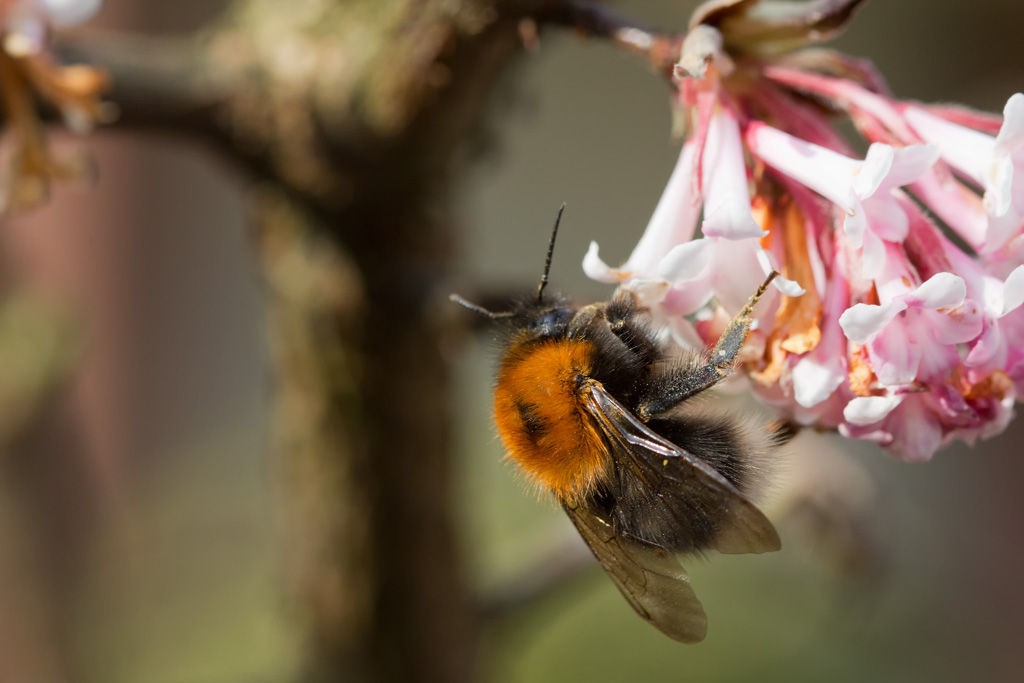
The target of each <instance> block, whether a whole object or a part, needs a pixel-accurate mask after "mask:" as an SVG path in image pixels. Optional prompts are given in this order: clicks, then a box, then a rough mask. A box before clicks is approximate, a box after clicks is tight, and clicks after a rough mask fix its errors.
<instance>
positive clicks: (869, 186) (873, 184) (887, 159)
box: [853, 142, 896, 199]
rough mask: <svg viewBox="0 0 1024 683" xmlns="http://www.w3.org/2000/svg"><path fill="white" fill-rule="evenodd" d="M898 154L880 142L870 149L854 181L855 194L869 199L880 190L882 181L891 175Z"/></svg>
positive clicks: (873, 144)
mask: <svg viewBox="0 0 1024 683" xmlns="http://www.w3.org/2000/svg"><path fill="white" fill-rule="evenodd" d="M895 157H896V154H895V152H894V151H893V148H892V146H891V145H885V144H882V143H880V142H875V143H872V144H871V146H870V147H868V153H867V156H865V157H864V163H863V164H861V165H860V168H858V169H857V171H856V172H855V175H854V179H853V192H854V194H856V195H857V196H858V197H860V198H861V199H867V198H868V197H870V196H871V195H873V194H874V193H875V191H876V190H878V188H879V186H880V185H881V184H882V181H883V180H885V177H886V176H887V175H889V170H890V169H891V168H892V162H893V159H895Z"/></svg>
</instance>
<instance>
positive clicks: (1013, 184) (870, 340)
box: [584, 0, 1024, 461]
mask: <svg viewBox="0 0 1024 683" xmlns="http://www.w3.org/2000/svg"><path fill="white" fill-rule="evenodd" d="M807 5H808V6H807V7H804V6H800V7H791V8H790V9H789V10H787V11H786V12H781V13H776V10H778V9H779V7H781V6H776V5H774V4H773V3H770V2H761V3H757V2H754V3H715V2H712V3H706V4H705V5H703V6H702V7H701V8H699V9H698V10H697V13H696V15H695V18H694V21H693V22H692V24H691V32H690V34H689V35H688V36H687V37H686V38H685V40H684V41H683V46H682V57H681V62H680V64H679V65H678V66H677V68H676V85H677V96H676V99H675V105H676V107H677V108H678V110H679V118H680V119H681V120H684V121H687V122H688V123H689V124H690V125H689V138H688V139H687V140H686V142H685V144H684V145H683V150H682V153H681V154H680V158H679V162H678V163H677V165H676V168H675V170H674V171H673V173H672V176H671V178H670V180H669V183H668V186H667V187H666V189H665V192H664V193H663V195H662V198H661V201H660V202H659V203H658V207H657V209H656V210H655V212H654V215H653V216H652V218H651V221H650V223H649V224H648V227H647V230H646V232H645V233H644V235H643V237H642V238H641V239H640V241H639V243H638V244H637V247H636V249H635V250H634V251H633V253H632V254H631V255H630V257H629V259H627V261H626V262H625V263H624V264H623V265H622V266H621V267H619V268H614V267H611V266H609V265H607V264H606V263H605V262H604V261H602V260H601V259H600V258H599V256H598V249H597V245H596V244H592V245H591V248H590V251H589V252H588V253H587V256H586V258H585V259H584V270H585V272H586V273H587V274H588V275H589V276H590V277H592V278H595V279H597V280H601V281H603V282H614V283H618V284H619V285H620V286H622V287H628V288H631V289H633V290H634V291H636V292H637V293H638V294H639V295H640V297H641V298H642V299H643V301H644V302H645V303H646V304H647V305H648V306H649V308H650V309H651V312H652V314H653V315H654V317H655V319H656V320H658V321H660V322H662V323H663V324H665V325H666V327H668V328H669V329H670V330H671V331H672V333H673V336H674V338H675V339H676V341H677V342H678V343H680V344H682V345H686V346H699V345H701V344H713V343H714V342H715V341H716V339H717V336H718V334H720V332H721V329H722V326H723V325H724V323H725V321H727V320H728V319H729V317H730V314H731V313H734V312H735V311H736V310H738V309H739V308H740V307H741V306H742V305H743V303H744V302H745V301H746V299H747V298H748V297H749V295H750V293H752V292H753V290H754V289H755V287H756V286H757V284H758V282H759V281H760V280H761V279H762V278H763V276H764V274H765V273H766V272H767V271H768V270H770V269H771V268H777V269H779V270H780V271H781V272H782V273H783V275H784V276H785V277H784V278H779V279H778V280H776V283H777V287H776V290H777V294H775V295H774V296H773V297H772V298H771V299H770V300H769V301H767V302H765V303H763V304H761V305H760V306H758V308H757V310H756V314H757V315H759V316H760V317H759V319H758V320H757V321H756V324H755V328H754V330H753V332H752V333H751V335H750V337H749V339H748V348H747V349H746V350H745V351H744V354H743V357H744V358H745V359H747V360H746V363H745V369H746V371H747V373H748V375H749V377H750V378H751V379H752V380H753V386H754V387H755V391H756V392H757V394H758V396H760V397H761V398H762V399H763V400H764V401H766V402H767V403H770V404H771V405H772V406H774V407H775V408H776V409H777V410H779V411H780V412H782V413H783V414H785V415H786V416H787V417H788V418H789V419H791V420H794V421H796V422H798V423H801V424H807V425H814V426H819V427H827V428H833V429H838V430H839V431H840V432H841V433H842V434H844V435H846V436H849V437H851V438H860V439H868V440H872V441H875V442H877V443H879V444H880V445H882V446H883V447H885V448H887V449H888V450H890V451H891V452H893V453H894V454H896V455H899V456H901V457H904V458H906V459H908V460H914V461H920V460H927V459H928V458H930V457H931V455H932V454H933V453H934V452H935V450H936V449H938V448H939V447H941V446H942V445H944V444H946V443H948V442H950V441H951V440H954V439H962V440H965V441H968V442H973V441H974V440H975V439H977V438H987V437H990V436H992V435H994V434H997V433H999V432H1000V431H1002V430H1003V429H1005V427H1006V425H1007V424H1008V422H1009V420H1010V419H1011V416H1012V407H1013V404H1014V401H1015V400H1016V398H1017V396H1018V394H1019V392H1021V391H1022V390H1024V305H1022V304H1024V220H1022V219H1024V95H1019V94H1018V95H1014V96H1013V97H1011V98H1010V101H1009V102H1008V103H1007V106H1006V109H1005V110H1004V116H1003V118H1002V120H1001V121H1000V120H998V119H997V118H996V117H992V116H989V115H984V114H978V113H975V112H970V111H968V110H964V109H958V108H955V107H948V106H946V107H928V106H926V105H911V104H907V103H902V102H899V101H897V100H895V99H894V98H893V97H892V95H891V94H889V92H888V90H887V89H886V87H885V84H884V81H883V80H882V79H881V77H880V76H879V75H878V74H876V73H874V72H873V71H872V70H871V68H870V66H867V65H866V64H865V63H864V62H862V61H860V60H853V59H850V58H847V57H845V56H843V55H841V54H839V53H835V52H828V51H823V50H800V49H799V48H801V47H803V46H806V45H810V44H813V43H815V42H818V41H819V40H822V39H824V38H825V37H827V36H828V35H832V34H834V33H835V32H836V31H837V30H839V28H841V27H842V26H843V25H844V24H845V22H846V21H847V20H848V19H849V16H850V14H851V11H850V10H851V9H852V8H853V7H855V6H856V5H857V2H856V1H855V0H848V1H847V2H838V3H829V4H828V5H827V7H826V8H825V9H824V11H823V12H822V11H819V10H821V9H822V8H821V7H819V5H818V4H817V3H807ZM755 8H756V9H755ZM773 8H774V9H773ZM776 21H777V22H778V23H777V24H775V23H773V22H776ZM836 74H843V75H844V77H843V78H839V77H837V76H836ZM808 95H810V96H812V97H814V98H818V99H823V100H825V101H826V103H827V104H829V105H830V106H831V107H832V108H833V109H834V110H837V111H841V112H844V113H846V114H847V115H848V116H849V117H850V120H851V121H852V123H853V125H854V127H855V129H856V130H857V131H859V132H860V133H861V134H862V135H863V136H864V138H865V142H866V143H867V145H868V147H867V154H866V155H865V157H864V158H863V159H861V158H857V157H856V156H854V155H853V153H852V152H851V148H850V146H849V145H848V144H847V143H846V142H845V140H844V139H843V137H842V136H841V135H840V134H838V133H837V132H836V131H835V130H834V129H833V128H832V125H833V121H832V120H831V119H830V118H828V117H826V115H825V114H824V113H823V111H824V110H823V109H819V108H817V107H813V106H809V105H808V104H807V99H806V98H807V96H808ZM954 171H955V172H954ZM962 178H965V179H966V180H967V183H969V184H965V182H964V180H962ZM972 186H973V187H972ZM978 192H981V193H983V197H982V196H980V195H979V194H978ZM921 204H923V205H924V206H925V207H926V209H927V210H928V211H930V212H933V213H934V214H935V215H938V216H940V217H941V218H942V219H943V220H945V221H946V222H947V223H948V224H949V225H950V227H952V228H953V230H955V231H956V232H957V233H958V234H959V235H960V237H962V238H963V239H964V240H966V241H967V243H968V244H970V245H971V246H973V247H975V248H976V249H977V251H976V252H975V251H964V250H963V249H961V248H960V247H959V246H957V243H956V242H954V241H953V240H951V239H949V238H948V237H947V236H946V235H945V234H943V233H942V231H941V230H940V229H939V227H938V226H937V225H936V224H935V223H934V222H933V221H932V220H931V219H930V218H929V214H928V213H926V211H925V210H923V209H922V206H921ZM698 224H699V225H700V228H701V235H700V236H699V237H695V233H696V229H697V225H698Z"/></svg>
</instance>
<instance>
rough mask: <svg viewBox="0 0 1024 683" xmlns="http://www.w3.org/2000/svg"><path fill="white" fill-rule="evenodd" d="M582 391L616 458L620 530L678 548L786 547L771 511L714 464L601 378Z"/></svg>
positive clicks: (613, 489) (613, 487)
mask: <svg viewBox="0 0 1024 683" xmlns="http://www.w3.org/2000/svg"><path fill="white" fill-rule="evenodd" d="M583 392H584V397H585V399H584V401H583V404H584V406H585V409H586V411H587V412H588V413H589V414H590V415H591V417H593V418H594V421H595V423H596V424H597V425H598V427H599V428H600V430H601V432H602V433H603V435H604V436H605V438H606V440H607V442H608V445H609V450H610V453H611V456H612V460H613V462H614V465H615V476H614V477H613V479H614V481H612V482H611V484H610V490H609V495H610V497H611V498H612V499H614V503H615V504H614V506H612V508H611V509H610V510H609V515H610V516H614V517H615V522H616V528H617V529H619V530H620V531H622V532H623V533H626V534H628V535H631V536H635V537H637V540H640V541H646V542H649V543H651V544H653V545H656V546H661V547H663V548H666V549H670V550H672V551H674V552H681V553H685V552H691V551H702V550H718V551H719V552H722V553H763V552H769V551H773V550H778V549H779V548H781V547H782V543H781V541H780V540H779V535H778V533H777V532H776V531H775V527H773V526H772V523H771V522H770V521H768V518H767V517H765V516H764V514H762V513H761V511H760V510H758V509H757V507H756V506H754V504H753V503H751V502H750V501H749V500H747V498H746V497H744V496H743V494H742V493H740V492H739V491H738V490H737V489H736V487H734V486H733V485H732V484H730V483H729V481H728V480H726V479H725V477H723V476H722V475H720V474H719V473H718V472H717V471H715V470H714V468H712V467H711V466H710V465H708V464H707V463H705V462H703V461H702V460H700V459H699V458H697V457H695V456H693V455H691V454H690V453H688V452H686V451H684V450H682V449H681V448H679V447H678V446H676V445H675V444H673V443H672V442H671V441H668V440H667V439H665V438H663V437H661V436H659V435H658V434H656V433H655V432H653V431H651V429H649V428H648V427H647V426H646V425H645V424H644V423H643V422H641V421H640V420H639V419H638V418H637V417H636V416H634V415H633V414H632V413H631V412H630V411H629V410H628V409H626V408H625V407H624V406H623V405H622V404H621V403H619V402H618V401H617V400H615V398H613V397H612V396H611V395H610V394H609V393H608V392H607V391H606V390H605V389H604V387H603V386H601V384H599V383H597V382H590V383H588V384H586V385H585V386H584V387H583ZM636 520H648V523H646V524H645V525H641V526H638V525H637V522H636Z"/></svg>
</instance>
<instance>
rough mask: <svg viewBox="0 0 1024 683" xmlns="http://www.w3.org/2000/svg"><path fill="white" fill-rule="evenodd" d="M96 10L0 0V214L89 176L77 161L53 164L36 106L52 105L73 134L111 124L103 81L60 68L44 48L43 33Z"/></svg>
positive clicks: (71, 3)
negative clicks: (3, 133)
mask: <svg viewBox="0 0 1024 683" xmlns="http://www.w3.org/2000/svg"><path fill="white" fill-rule="evenodd" d="M101 5H102V0H0V100H2V102H3V113H4V116H5V120H6V123H7V125H8V127H9V131H8V139H7V141H6V149H5V150H4V155H5V157H6V158H7V161H6V164H7V165H6V167H5V168H4V169H2V171H0V212H7V211H12V210H18V209H27V208H32V207H34V206H37V205H39V204H41V203H42V202H44V201H45V200H46V199H47V197H48V196H49V188H50V183H51V181H53V180H79V179H82V178H85V177H88V176H89V175H91V172H90V171H91V166H90V164H89V163H88V161H87V160H86V159H85V158H83V157H81V156H70V157H58V156H56V155H55V154H54V153H53V152H52V151H51V150H50V149H49V147H48V145H47V140H46V135H45V130H44V126H43V123H42V121H41V120H40V118H39V114H38V112H37V109H36V100H37V99H39V100H42V101H44V102H47V103H48V104H50V105H52V106H53V107H54V108H55V109H56V110H57V111H58V112H59V113H60V114H61V116H62V117H63V119H64V123H65V125H66V126H67V127H68V128H69V129H71V130H72V131H73V132H75V133H85V132H88V131H89V130H91V129H92V127H93V126H94V125H95V124H97V123H101V122H104V121H106V120H108V119H109V118H110V117H111V114H112V111H111V107H110V106H109V105H106V104H104V103H103V102H101V101H100V94H101V93H102V92H104V91H105V90H107V88H108V87H109V84H108V79H107V76H106V74H105V73H103V72H102V71H101V70H99V69H96V68H94V67H91V66H85V65H73V66H61V65H60V64H58V63H57V61H56V60H55V58H54V57H53V55H52V54H51V53H50V52H49V50H48V47H47V46H48V39H49V35H50V31H51V29H53V28H58V29H59V28H65V27H69V26H73V25H75V24H78V23H80V22H82V21H85V20H87V19H89V18H91V17H92V16H93V14H95V13H96V12H97V11H98V10H99V8H100V6H101Z"/></svg>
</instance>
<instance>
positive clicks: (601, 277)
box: [583, 242, 628, 283]
mask: <svg viewBox="0 0 1024 683" xmlns="http://www.w3.org/2000/svg"><path fill="white" fill-rule="evenodd" d="M597 252H598V247H597V242H591V243H590V248H589V249H587V253H586V255H585V256H584V257H583V272H584V273H585V274H586V276H587V277H589V278H590V279H591V280H597V281H598V282H608V283H614V282H620V281H622V280H623V279H625V277H626V276H627V275H628V274H626V273H623V271H621V270H619V269H618V268H612V267H611V266H609V265H608V264H607V263H605V262H604V261H602V260H601V257H600V256H598V255H597Z"/></svg>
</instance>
